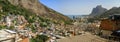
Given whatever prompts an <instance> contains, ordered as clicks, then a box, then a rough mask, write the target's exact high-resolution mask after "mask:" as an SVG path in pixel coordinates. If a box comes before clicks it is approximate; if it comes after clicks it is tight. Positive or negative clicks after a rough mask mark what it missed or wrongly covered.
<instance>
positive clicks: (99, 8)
mask: <svg viewBox="0 0 120 42" xmlns="http://www.w3.org/2000/svg"><path fill="white" fill-rule="evenodd" d="M105 11H107V9H106V8H103V7H102V6H101V5H98V6H97V7H95V8H93V10H92V12H91V14H90V16H96V15H100V14H102V13H104V12H105Z"/></svg>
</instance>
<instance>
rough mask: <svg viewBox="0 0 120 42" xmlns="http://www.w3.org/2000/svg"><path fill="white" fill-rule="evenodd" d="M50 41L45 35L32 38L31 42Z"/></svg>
mask: <svg viewBox="0 0 120 42" xmlns="http://www.w3.org/2000/svg"><path fill="white" fill-rule="evenodd" d="M48 39H49V37H47V36H45V35H37V37H36V38H32V39H30V40H31V41H30V42H45V41H47V40H48Z"/></svg>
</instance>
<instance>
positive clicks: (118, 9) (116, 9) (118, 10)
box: [100, 7, 120, 18]
mask: <svg viewBox="0 0 120 42" xmlns="http://www.w3.org/2000/svg"><path fill="white" fill-rule="evenodd" d="M113 14H120V7H113V8H111V9H110V10H108V11H106V12H104V13H103V14H101V15H100V17H101V18H103V17H108V16H109V15H113Z"/></svg>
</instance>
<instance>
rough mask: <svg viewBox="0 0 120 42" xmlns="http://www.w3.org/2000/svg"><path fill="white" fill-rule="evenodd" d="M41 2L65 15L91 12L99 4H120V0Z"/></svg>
mask: <svg viewBox="0 0 120 42" xmlns="http://www.w3.org/2000/svg"><path fill="white" fill-rule="evenodd" d="M40 2H41V3H43V4H44V5H46V6H47V7H50V8H52V9H54V10H56V11H58V12H60V13H62V14H64V15H86V14H90V13H91V11H92V9H93V8H94V7H96V6H97V5H102V6H103V7H104V8H107V9H110V8H112V7H119V6H120V0H40Z"/></svg>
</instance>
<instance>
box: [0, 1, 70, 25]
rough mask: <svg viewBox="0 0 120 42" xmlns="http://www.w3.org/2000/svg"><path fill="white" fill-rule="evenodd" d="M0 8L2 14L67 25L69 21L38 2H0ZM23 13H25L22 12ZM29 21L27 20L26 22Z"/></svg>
mask: <svg viewBox="0 0 120 42" xmlns="http://www.w3.org/2000/svg"><path fill="white" fill-rule="evenodd" d="M0 1H1V5H0V6H1V7H2V8H3V11H4V13H5V14H6V13H12V14H18V15H19V14H22V15H25V17H26V15H28V16H27V17H26V19H28V18H29V17H30V16H36V18H39V17H41V18H42V19H43V20H45V19H47V20H49V21H52V22H54V23H63V24H66V23H69V22H70V21H71V20H70V19H69V18H68V17H67V16H64V15H62V14H61V13H59V12H56V11H54V10H53V9H50V8H48V7H46V6H45V5H43V4H42V3H40V2H39V0H0ZM24 11H25V12H24ZM28 21H29V20H28Z"/></svg>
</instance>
